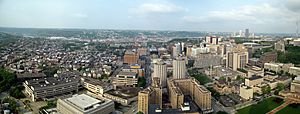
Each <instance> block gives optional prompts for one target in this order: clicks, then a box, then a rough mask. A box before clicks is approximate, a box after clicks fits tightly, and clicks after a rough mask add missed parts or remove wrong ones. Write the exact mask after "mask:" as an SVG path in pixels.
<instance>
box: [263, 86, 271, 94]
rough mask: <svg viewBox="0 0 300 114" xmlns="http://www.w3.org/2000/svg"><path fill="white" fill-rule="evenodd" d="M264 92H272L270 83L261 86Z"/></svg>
mask: <svg viewBox="0 0 300 114" xmlns="http://www.w3.org/2000/svg"><path fill="white" fill-rule="evenodd" d="M261 91H262V94H268V93H270V92H271V87H270V86H269V85H267V86H264V87H262V88H261Z"/></svg>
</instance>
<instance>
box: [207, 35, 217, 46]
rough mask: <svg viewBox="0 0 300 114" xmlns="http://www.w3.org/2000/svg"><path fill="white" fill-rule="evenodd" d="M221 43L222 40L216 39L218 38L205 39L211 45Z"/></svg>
mask: <svg viewBox="0 0 300 114" xmlns="http://www.w3.org/2000/svg"><path fill="white" fill-rule="evenodd" d="M220 41H221V38H219V37H216V36H206V37H205V42H206V43H209V44H214V45H217V44H219V42H220Z"/></svg>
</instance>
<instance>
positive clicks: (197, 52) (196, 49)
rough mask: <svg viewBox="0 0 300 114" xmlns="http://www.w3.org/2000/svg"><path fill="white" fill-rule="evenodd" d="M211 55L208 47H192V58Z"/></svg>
mask: <svg viewBox="0 0 300 114" xmlns="http://www.w3.org/2000/svg"><path fill="white" fill-rule="evenodd" d="M203 53H209V48H208V47H192V49H191V57H198V56H200V54H203Z"/></svg>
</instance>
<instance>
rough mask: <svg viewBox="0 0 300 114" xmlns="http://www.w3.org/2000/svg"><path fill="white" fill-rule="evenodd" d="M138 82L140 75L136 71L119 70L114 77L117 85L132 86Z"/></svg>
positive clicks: (114, 82)
mask: <svg viewBox="0 0 300 114" xmlns="http://www.w3.org/2000/svg"><path fill="white" fill-rule="evenodd" d="M137 83H138V76H137V74H136V73H135V72H123V71H121V72H119V74H117V75H116V77H115V78H114V79H113V84H114V85H116V86H132V87H135V86H136V85H137Z"/></svg>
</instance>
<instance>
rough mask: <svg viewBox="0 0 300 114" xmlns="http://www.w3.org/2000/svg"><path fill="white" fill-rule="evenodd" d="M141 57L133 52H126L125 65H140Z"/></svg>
mask: <svg viewBox="0 0 300 114" xmlns="http://www.w3.org/2000/svg"><path fill="white" fill-rule="evenodd" d="M138 60H139V55H138V53H136V52H133V51H128V50H127V51H126V52H125V54H124V63H125V64H129V65H130V64H135V63H138Z"/></svg>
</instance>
